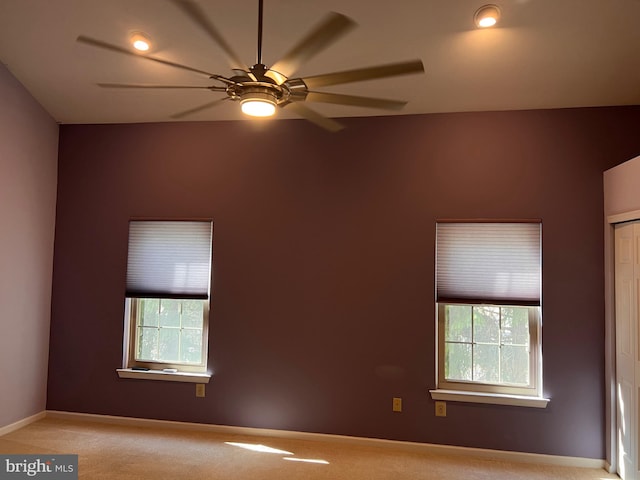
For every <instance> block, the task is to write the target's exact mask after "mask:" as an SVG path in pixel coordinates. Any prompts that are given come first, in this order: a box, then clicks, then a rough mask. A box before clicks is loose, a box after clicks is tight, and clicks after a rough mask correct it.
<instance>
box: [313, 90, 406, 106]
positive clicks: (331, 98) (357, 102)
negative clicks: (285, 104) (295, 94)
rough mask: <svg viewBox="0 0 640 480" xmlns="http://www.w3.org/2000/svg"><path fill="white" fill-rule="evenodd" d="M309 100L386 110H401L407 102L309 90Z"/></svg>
mask: <svg viewBox="0 0 640 480" xmlns="http://www.w3.org/2000/svg"><path fill="white" fill-rule="evenodd" d="M306 101H307V102H320V103H335V104H337V105H352V106H354V107H367V108H382V109H385V110H400V109H401V108H402V107H404V106H405V105H406V104H407V102H404V101H401V100H386V99H383V98H370V97H357V96H354V95H342V94H338V93H325V92H309V93H307V97H306Z"/></svg>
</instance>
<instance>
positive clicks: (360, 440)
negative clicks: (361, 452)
mask: <svg viewBox="0 0 640 480" xmlns="http://www.w3.org/2000/svg"><path fill="white" fill-rule="evenodd" d="M46 416H47V418H56V419H63V420H64V419H68V420H84V421H90V422H99V423H109V424H114V425H127V426H136V427H141V426H142V427H144V426H147V427H160V428H173V429H178V430H191V431H194V430H195V431H206V432H213V433H227V434H229V435H252V436H258V437H277V438H287V439H293V440H315V441H325V442H326V441H329V442H334V443H345V444H351V445H362V446H369V447H371V446H376V447H383V448H392V449H397V450H403V451H411V452H423V453H438V454H441V455H464V456H474V457H480V458H488V459H491V460H501V461H509V462H519V463H535V464H544V465H557V466H564V467H580V468H602V469H605V468H606V461H605V460H603V459H596V458H583V457H567V456H561V455H547V454H541V453H524V452H511V451H506V450H489V449H484V448H471V447H456V446H452V445H436V444H432V443H418V442H404V441H399V440H383V439H378V438H365V437H350V436H346V435H330V434H326V433H309V432H296V431H291V430H271V429H265V428H251V427H233V426H228V425H211V424H205V423H187V422H175V421H170V420H153V419H147V418H133V417H118V416H111V415H96V414H91V413H75V412H61V411H55V410H47V412H46Z"/></svg>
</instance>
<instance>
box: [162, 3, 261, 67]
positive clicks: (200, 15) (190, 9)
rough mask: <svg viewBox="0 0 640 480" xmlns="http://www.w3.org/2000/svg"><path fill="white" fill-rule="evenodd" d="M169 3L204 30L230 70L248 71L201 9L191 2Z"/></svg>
mask: <svg viewBox="0 0 640 480" xmlns="http://www.w3.org/2000/svg"><path fill="white" fill-rule="evenodd" d="M171 2H172V3H173V4H174V5H176V6H177V7H178V8H180V9H181V10H182V11H183V12H184V13H185V14H186V15H187V16H188V17H189V18H191V20H192V21H193V22H194V23H195V24H196V25H198V26H199V27H200V28H201V29H202V30H204V31H205V32H206V33H207V35H209V37H210V38H211V39H212V40H213V41H214V42H215V43H217V44H218V46H219V47H220V48H222V50H223V51H224V53H226V55H227V58H228V59H229V65H230V66H231V69H232V70H242V71H245V72H246V71H248V70H249V68H248V67H247V65H246V64H245V63H244V62H243V61H242V60H241V59H240V57H239V56H238V54H237V53H236V52H234V51H233V49H232V48H231V46H230V45H229V44H228V43H227V41H226V40H225V39H224V37H223V36H222V35H221V34H220V32H219V31H218V29H217V28H216V27H214V25H213V23H211V22H210V21H209V19H208V18H207V16H206V14H205V13H204V11H202V9H201V8H200V7H199V6H198V5H196V4H195V3H194V2H192V1H191V0H171Z"/></svg>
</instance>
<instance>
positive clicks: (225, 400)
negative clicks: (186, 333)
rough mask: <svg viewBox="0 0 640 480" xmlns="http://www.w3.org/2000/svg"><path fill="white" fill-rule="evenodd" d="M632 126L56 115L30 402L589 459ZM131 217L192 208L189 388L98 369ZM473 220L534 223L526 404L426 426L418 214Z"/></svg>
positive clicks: (116, 359)
mask: <svg viewBox="0 0 640 480" xmlns="http://www.w3.org/2000/svg"><path fill="white" fill-rule="evenodd" d="M639 121H640V107H626V108H602V109H572V110H557V111H527V112H503V113H470V114H446V115H425V116H405V117H386V118H383V117H381V118H359V119H355V118H354V119H346V120H345V123H346V125H347V126H348V129H346V130H345V131H343V132H341V133H338V134H329V133H325V132H324V131H322V130H320V129H318V128H316V127H314V126H313V125H310V124H307V123H306V122H304V121H295V120H292V121H274V122H271V123H269V124H267V125H266V126H262V127H256V126H255V125H253V124H251V123H250V122H249V121H247V122H228V123H227V122H223V123H181V124H150V125H78V126H69V125H67V126H63V127H61V137H60V158H59V192H58V211H57V226H56V243H55V259H54V260H55V263H54V287H53V306H52V325H51V353H50V370H49V389H48V405H47V408H49V409H53V410H68V411H75V412H90V413H98V414H109V415H124V416H135V417H145V418H156V419H169V420H179V421H188V422H204V423H213V424H227V425H241V426H251V427H265V428H275V429H287V430H298V431H308V432H324V433H333V434H345V435H356V436H367V437H377V438H388V439H398V440H409V441H419V442H431V443H440V444H453V445H463V446H473V447H482V448H492V449H504V450H517V451H525V452H539V453H548V454H558V455H572V456H583V457H592V458H604V435H605V432H604V313H603V311H604V306H603V238H602V215H603V198H602V172H603V171H604V170H605V169H607V168H609V167H611V166H613V165H615V164H618V163H621V162H623V161H625V160H627V159H629V158H631V157H633V156H636V155H638V154H640V137H639V136H638V135H637V125H638V124H639ZM139 216H143V217H146V216H148V217H165V218H182V217H210V218H212V219H213V220H214V223H215V226H214V267H213V277H214V278H213V283H212V285H213V287H212V289H213V292H212V294H213V299H212V316H211V323H210V360H209V365H210V368H211V370H212V371H213V372H214V376H213V377H212V379H211V383H210V384H209V385H208V387H207V396H206V398H204V399H201V398H196V397H195V392H194V387H193V385H191V384H180V383H170V382H153V381H144V380H121V379H118V378H117V376H116V373H115V369H116V368H117V367H120V366H121V361H122V333H123V304H124V298H123V293H124V281H125V269H126V255H127V222H128V220H129V218H131V217H139ZM474 217H487V218H542V220H543V325H544V326H543V357H544V390H545V394H546V395H547V396H548V397H550V398H551V402H550V404H549V406H548V407H547V408H546V409H533V408H523V407H504V406H491V405H478V404H463V403H453V402H449V404H448V409H447V413H448V416H447V417H446V418H436V417H435V416H434V404H433V401H432V400H431V398H430V396H429V394H428V390H429V389H430V388H433V387H434V386H435V373H434V372H435V350H434V342H435V339H434V333H435V327H434V322H435V318H434V312H435V307H434V235H435V220H436V219H437V218H474ZM394 396H399V397H402V398H403V400H404V401H403V406H404V412H403V413H392V411H391V398H392V397H394Z"/></svg>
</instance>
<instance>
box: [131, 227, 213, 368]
mask: <svg viewBox="0 0 640 480" xmlns="http://www.w3.org/2000/svg"><path fill="white" fill-rule="evenodd" d="M211 239H212V224H211V222H210V221H152V220H136V221H131V222H130V223H129V253H128V259H127V289H126V297H127V302H126V312H125V320H126V322H125V323H126V328H125V351H126V356H125V364H126V365H125V366H126V368H134V369H150V370H165V369H175V370H178V371H179V372H196V373H197V372H200V373H203V372H206V370H207V344H208V328H207V327H208V318H209V284H210V276H211Z"/></svg>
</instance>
